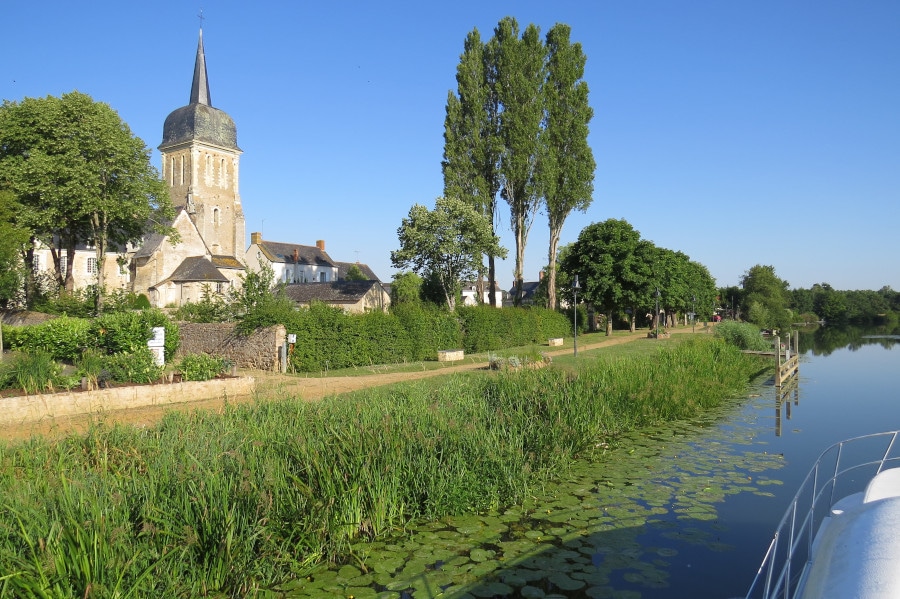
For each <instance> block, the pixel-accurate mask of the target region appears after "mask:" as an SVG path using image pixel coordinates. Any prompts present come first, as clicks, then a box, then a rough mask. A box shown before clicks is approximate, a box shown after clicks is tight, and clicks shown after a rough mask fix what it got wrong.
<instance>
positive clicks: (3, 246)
mask: <svg viewBox="0 0 900 599" xmlns="http://www.w3.org/2000/svg"><path fill="white" fill-rule="evenodd" d="M20 211H21V207H20V206H19V204H18V202H16V200H15V197H14V196H13V194H12V193H11V192H9V191H4V190H0V308H2V309H3V310H6V309H8V308H9V307H10V306H11V304H12V303H13V302H14V301H15V299H16V297H17V296H18V294H19V292H20V290H21V289H22V283H23V281H24V269H23V266H22V252H23V251H24V249H25V247H26V244H27V243H28V238H29V234H28V231H27V230H25V229H23V228H21V227H19V226H18V225H17V224H16V221H17V218H16V215H17V214H19V213H20Z"/></svg>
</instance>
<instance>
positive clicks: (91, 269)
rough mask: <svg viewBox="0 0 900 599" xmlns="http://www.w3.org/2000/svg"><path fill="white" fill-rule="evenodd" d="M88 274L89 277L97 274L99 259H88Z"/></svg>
mask: <svg viewBox="0 0 900 599" xmlns="http://www.w3.org/2000/svg"><path fill="white" fill-rule="evenodd" d="M87 274H89V275H95V274H97V259H96V258H88V259H87Z"/></svg>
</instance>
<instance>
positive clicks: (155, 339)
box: [147, 327, 166, 366]
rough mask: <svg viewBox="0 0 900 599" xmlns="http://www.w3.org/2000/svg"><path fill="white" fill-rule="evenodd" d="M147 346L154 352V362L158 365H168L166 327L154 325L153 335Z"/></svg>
mask: <svg viewBox="0 0 900 599" xmlns="http://www.w3.org/2000/svg"><path fill="white" fill-rule="evenodd" d="M147 347H149V348H150V353H152V354H153V362H154V363H155V364H156V365H157V366H165V365H166V329H165V328H163V327H153V336H152V337H151V338H150V340H149V341H147Z"/></svg>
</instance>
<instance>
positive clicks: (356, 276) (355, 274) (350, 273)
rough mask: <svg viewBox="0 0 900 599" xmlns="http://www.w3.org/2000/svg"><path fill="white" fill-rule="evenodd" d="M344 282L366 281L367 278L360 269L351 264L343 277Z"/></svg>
mask: <svg viewBox="0 0 900 599" xmlns="http://www.w3.org/2000/svg"><path fill="white" fill-rule="evenodd" d="M344 280H346V281H368V280H369V278H368V277H367V276H366V275H365V274H364V273H363V271H362V269H361V268H360V267H359V266H357V265H356V264H351V265H350V267H349V268H347V274H346V275H344Z"/></svg>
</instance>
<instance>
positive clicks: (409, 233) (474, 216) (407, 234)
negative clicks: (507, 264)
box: [391, 198, 506, 310]
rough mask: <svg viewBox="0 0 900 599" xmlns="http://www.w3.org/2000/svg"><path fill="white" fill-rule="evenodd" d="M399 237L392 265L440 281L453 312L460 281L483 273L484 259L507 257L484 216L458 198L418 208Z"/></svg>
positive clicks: (402, 228) (405, 219)
mask: <svg viewBox="0 0 900 599" xmlns="http://www.w3.org/2000/svg"><path fill="white" fill-rule="evenodd" d="M397 237H398V238H399V240H400V249H398V250H395V251H393V252H391V263H392V264H393V265H394V267H395V268H399V269H410V270H412V271H414V272H416V273H418V274H420V275H422V276H428V275H429V274H431V275H432V276H434V277H436V278H437V280H438V281H439V282H440V286H441V288H442V289H443V292H444V298H445V299H446V302H447V307H448V308H449V309H450V310H453V309H454V308H455V307H456V306H455V304H456V301H455V297H456V296H455V289H456V287H457V286H458V285H459V281H460V280H461V279H463V278H471V277H472V276H473V275H474V274H476V273H477V272H478V271H479V269H480V267H481V256H482V255H484V254H488V255H494V256H498V257H501V258H503V257H505V256H506V250H505V249H504V248H503V247H502V246H501V245H500V240H499V238H498V237H497V236H496V235H495V234H494V232H493V230H492V228H491V225H490V223H489V222H488V221H487V219H486V218H485V217H484V215H482V214H480V213H479V212H478V211H477V210H475V209H474V208H473V207H472V206H470V205H469V204H467V203H465V202H463V201H462V200H459V199H454V198H438V199H437V200H436V202H435V207H434V210H428V208H426V207H425V206H422V205H421V204H415V205H414V206H413V207H412V208H410V211H409V216H407V217H406V218H404V219H403V222H402V223H401V225H400V228H399V229H397Z"/></svg>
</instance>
